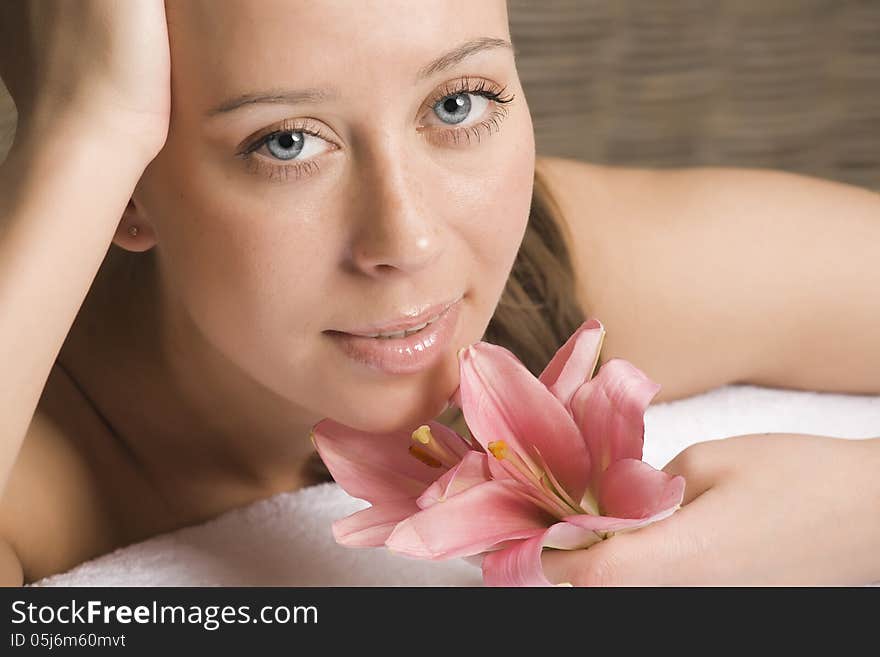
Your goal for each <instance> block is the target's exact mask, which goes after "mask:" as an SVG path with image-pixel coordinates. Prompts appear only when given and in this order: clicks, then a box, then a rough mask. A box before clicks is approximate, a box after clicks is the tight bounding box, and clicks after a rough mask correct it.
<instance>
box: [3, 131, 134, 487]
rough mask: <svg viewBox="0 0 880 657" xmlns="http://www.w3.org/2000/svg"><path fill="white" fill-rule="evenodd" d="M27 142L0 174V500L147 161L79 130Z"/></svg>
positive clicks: (18, 144) (15, 149) (24, 140)
mask: <svg viewBox="0 0 880 657" xmlns="http://www.w3.org/2000/svg"><path fill="white" fill-rule="evenodd" d="M36 134H38V136H39V138H38V139H37V138H35V139H28V138H21V139H17V140H16V143H15V144H14V145H13V148H12V150H11V151H10V153H9V155H8V157H7V159H6V160H5V162H3V164H2V166H0V363H3V380H2V382H0V391H2V394H0V418H2V421H0V495H2V492H3V491H4V490H5V488H6V482H7V480H8V478H9V475H10V472H11V470H12V467H13V464H14V463H15V461H16V458H17V455H18V452H19V450H20V448H21V442H22V439H23V438H24V436H25V434H26V431H27V428H28V425H29V424H30V421H31V418H32V416H33V414H34V411H35V409H36V405H37V402H38V400H39V398H40V395H41V394H42V390H43V387H44V386H45V384H46V379H47V378H48V376H49V371H50V370H51V368H52V364H53V363H54V361H55V358H56V357H57V355H58V352H59V351H60V349H61V345H62V343H63V342H64V339H65V337H66V335H67V332H68V331H69V330H70V327H71V325H72V324H73V320H74V318H75V317H76V313H77V312H78V310H79V307H80V305H81V304H82V302H83V300H84V299H85V296H86V293H87V291H88V289H89V287H90V285H91V283H92V281H93V280H94V277H95V275H96V273H97V271H98V268H99V266H100V264H101V261H102V259H103V257H104V255H105V254H106V252H107V249H108V248H109V246H110V242H111V240H112V238H113V235H114V233H115V230H116V227H117V225H118V223H119V220H120V218H121V216H122V213H123V210H124V209H125V207H126V204H127V202H128V199H129V197H130V196H131V192H132V190H133V189H134V187H135V185H136V184H137V181H138V179H139V177H140V174H141V173H142V171H143V169H144V166H145V162H146V161H147V160H146V159H144V158H142V157H131V156H129V157H123V156H121V155H120V153H119V152H118V149H117V148H116V147H115V146H114V143H113V140H112V139H109V138H107V139H105V138H104V137H101V138H98V137H92V136H91V135H90V132H89V131H87V130H86V129H84V128H83V127H81V126H79V125H72V124H70V125H63V126H58V127H55V128H46V129H45V130H41V131H39V132H38V133H36ZM19 137H23V135H19Z"/></svg>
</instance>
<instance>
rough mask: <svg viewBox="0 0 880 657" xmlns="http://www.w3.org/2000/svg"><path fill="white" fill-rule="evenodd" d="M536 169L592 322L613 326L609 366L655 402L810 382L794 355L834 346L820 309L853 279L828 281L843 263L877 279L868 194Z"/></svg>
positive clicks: (839, 187)
mask: <svg viewBox="0 0 880 657" xmlns="http://www.w3.org/2000/svg"><path fill="white" fill-rule="evenodd" d="M536 170H538V172H539V173H543V174H544V177H545V178H546V179H547V184H548V187H550V191H551V193H552V194H553V196H554V198H555V200H556V201H557V204H558V205H559V207H560V209H561V213H562V217H563V219H564V222H565V224H566V227H567V228H568V229H569V233H570V235H571V250H572V258H573V260H574V262H575V263H576V264H575V268H576V275H577V281H578V286H579V288H580V293H579V298H580V301H581V303H582V306H583V308H584V312H585V313H586V314H587V316H590V317H595V318H597V319H599V320H600V321H602V322H603V324H604V325H605V327H606V330H607V335H606V340H605V343H604V346H603V354H602V358H603V360H607V359H609V358H613V357H621V358H625V359H627V360H629V361H631V362H632V363H633V364H634V365H636V366H637V367H639V368H640V369H642V370H643V371H644V372H645V373H646V374H648V375H649V376H650V377H651V378H652V379H654V380H655V381H658V382H659V383H660V384H661V386H662V389H661V392H660V394H659V395H658V396H657V398H656V401H667V400H671V399H675V398H679V397H684V396H689V395H691V394H696V393H698V392H702V391H705V390H708V389H711V388H713V387H717V386H720V385H724V384H728V383H736V382H753V383H760V382H765V383H768V384H773V385H783V386H784V385H789V384H801V385H806V383H807V382H808V379H807V378H804V377H801V379H797V380H796V379H795V373H796V372H798V371H800V370H803V368H804V365H803V362H802V361H803V358H802V357H798V356H797V353H799V352H803V351H805V348H803V345H804V344H813V343H815V344H821V343H822V341H823V340H826V341H827V336H825V335H824V334H823V333H822V331H821V327H820V324H821V323H819V322H815V321H814V320H813V319H812V318H813V317H815V309H816V308H817V307H829V304H830V305H832V306H833V305H835V304H837V305H840V304H841V303H842V302H841V301H840V299H841V295H840V294H839V290H838V291H837V292H835V290H834V287H835V286H837V287H840V285H842V283H843V282H844V281H841V280H840V276H839V275H837V274H835V275H830V274H829V272H831V271H832V269H834V268H837V269H840V268H841V265H842V264H843V263H846V262H848V261H853V262H856V263H858V267H859V270H861V271H872V272H876V271H878V269H877V268H876V266H871V265H870V264H869V263H870V258H871V257H873V256H871V255H870V254H869V253H868V250H869V248H870V247H869V246H868V245H870V244H876V236H877V235H878V227H880V223H878V216H880V195H877V194H876V193H874V192H871V191H868V190H865V189H862V188H858V187H854V186H851V185H846V184H843V183H838V182H833V181H830V180H823V179H819V178H814V177H810V176H804V175H800V174H794V173H788V172H782V171H773V170H762V169H740V168H726V167H704V168H685V169H638V168H629V167H611V166H602V165H593V164H587V163H582V162H578V161H575V160H567V159H564V158H540V160H539V161H538V162H537V163H536ZM859 236H861V237H859ZM847 253H849V254H850V255H849V256H848V255H847ZM820 263H821V264H822V266H821V267H817V265H818V264H820ZM835 271H836V270H835ZM820 272H824V273H822V274H821V275H820ZM850 278H852V279H853V281H855V280H856V279H855V277H854V276H851V277H850ZM808 280H809V281H810V284H809V286H805V285H804V283H805V282H806V281H808ZM845 310H846V309H845V308H841V316H844V315H845V314H846V313H845ZM850 314H851V313H850ZM853 321H854V322H855V320H853ZM854 325H855V324H854ZM853 332H854V333H855V329H853ZM793 334H797V335H799V337H800V344H801V347H802V348H801V349H800V350H792V348H791V344H792V341H791V335H793ZM823 336H824V337H823ZM786 349H787V350H788V351H791V352H792V353H791V355H790V356H783V354H784V353H787V351H786ZM816 353H821V351H817V352H816ZM771 368H772V369H771ZM799 368H800V370H799ZM812 383H815V382H812ZM841 385H842V384H841Z"/></svg>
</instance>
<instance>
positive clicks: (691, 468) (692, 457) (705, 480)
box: [663, 443, 718, 506]
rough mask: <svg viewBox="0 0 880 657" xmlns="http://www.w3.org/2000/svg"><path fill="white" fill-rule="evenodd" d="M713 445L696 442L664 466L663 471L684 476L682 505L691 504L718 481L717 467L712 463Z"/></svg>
mask: <svg viewBox="0 0 880 657" xmlns="http://www.w3.org/2000/svg"><path fill="white" fill-rule="evenodd" d="M712 447H714V446H713V445H711V444H709V443H696V444H694V445H691V446H690V447H687V448H686V449H684V450H682V451H681V452H679V454H678V455H677V456H676V457H675V458H673V459H672V460H671V461H670V462H669V463H667V464H666V465H665V466H664V467H663V472H665V473H667V474H670V475H673V476H674V475H681V476H682V477H684V481H685V485H684V498H683V499H682V502H681V503H682V506H684V505H685V504H690V503H691V502H693V501H694V500H695V499H696V498H698V497H699V496H700V495H702V494H703V493H705V492H706V491H707V490H709V489H710V488H712V486H714V485H715V484H716V483H717V481H718V473H717V472H716V469H715V468H714V467H712V466H711V465H710V461H709V459H710V456H711V451H712Z"/></svg>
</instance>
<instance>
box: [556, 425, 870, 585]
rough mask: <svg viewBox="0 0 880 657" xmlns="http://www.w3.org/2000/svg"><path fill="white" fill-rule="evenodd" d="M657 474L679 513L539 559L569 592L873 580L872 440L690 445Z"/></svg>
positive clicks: (739, 439) (797, 438)
mask: <svg viewBox="0 0 880 657" xmlns="http://www.w3.org/2000/svg"><path fill="white" fill-rule="evenodd" d="M663 469H664V471H666V472H669V473H671V474H680V475H683V476H684V477H685V479H686V480H687V485H686V489H685V498H684V503H683V505H682V507H681V509H679V510H678V511H677V512H676V513H674V514H673V515H672V516H670V517H669V518H667V519H665V520H662V521H660V522H658V523H656V524H653V525H650V526H647V527H644V528H642V529H638V530H636V531H632V532H629V533H620V534H617V535H615V536H612V537H611V538H609V539H607V540H605V541H602V542H601V543H597V544H596V545H593V546H591V547H590V548H588V549H585V550H577V551H573V552H566V551H562V550H545V551H544V553H543V555H542V562H543V565H544V570H545V573H546V574H547V577H548V579H549V580H550V581H551V582H570V583H572V584H573V585H575V586H579V585H580V586H596V585H606V586H628V585H634V586H672V585H687V586H699V585H721V586H736V585H750V586H760V585H792V586H797V585H859V584H869V583H872V582H875V581H880V439H870V440H843V439H839V438H827V437H822V436H809V435H794V434H758V435H746V436H735V437H732V438H726V439H724V440H715V441H709V442H703V443H698V444H696V445H692V446H691V447H689V448H687V449H685V450H684V451H683V452H681V453H680V454H679V455H678V456H677V457H676V458H674V459H673V460H672V461H671V462H670V463H669V464H668V465H667V466H666V467H665V468H663Z"/></svg>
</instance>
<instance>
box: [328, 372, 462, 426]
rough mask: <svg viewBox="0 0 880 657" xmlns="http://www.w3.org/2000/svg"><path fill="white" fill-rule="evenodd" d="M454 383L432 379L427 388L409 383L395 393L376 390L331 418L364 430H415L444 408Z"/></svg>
mask: <svg viewBox="0 0 880 657" xmlns="http://www.w3.org/2000/svg"><path fill="white" fill-rule="evenodd" d="M457 386H458V381H457V379H456V380H455V382H454V385H451V386H449V385H444V384H441V383H439V382H438V380H437V379H434V380H433V381H432V384H431V385H430V389H421V388H420V387H418V386H409V387H407V388H405V389H404V390H402V391H400V392H397V393H395V391H393V390H390V389H384V390H380V391H378V392H377V394H376V396H375V397H373V396H372V395H371V396H370V398H369V399H363V400H361V401H360V403H358V404H351V405H347V406H346V407H345V408H344V409H340V412H338V413H336V414H335V415H331V416H330V417H331V418H332V419H333V420H334V421H336V422H339V423H341V424H344V425H346V426H348V427H351V428H352V429H357V430H358V431H365V432H367V433H377V434H381V433H393V432H396V431H414V430H415V429H417V428H418V427H419V426H420V425H422V424H425V423H427V422H428V421H429V420H434V419H436V418H437V416H439V415H440V414H441V413H443V411H444V410H446V407H447V402H448V400H449V397H450V396H451V395H452V394H453V393H454V392H455V389H456V388H457Z"/></svg>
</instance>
